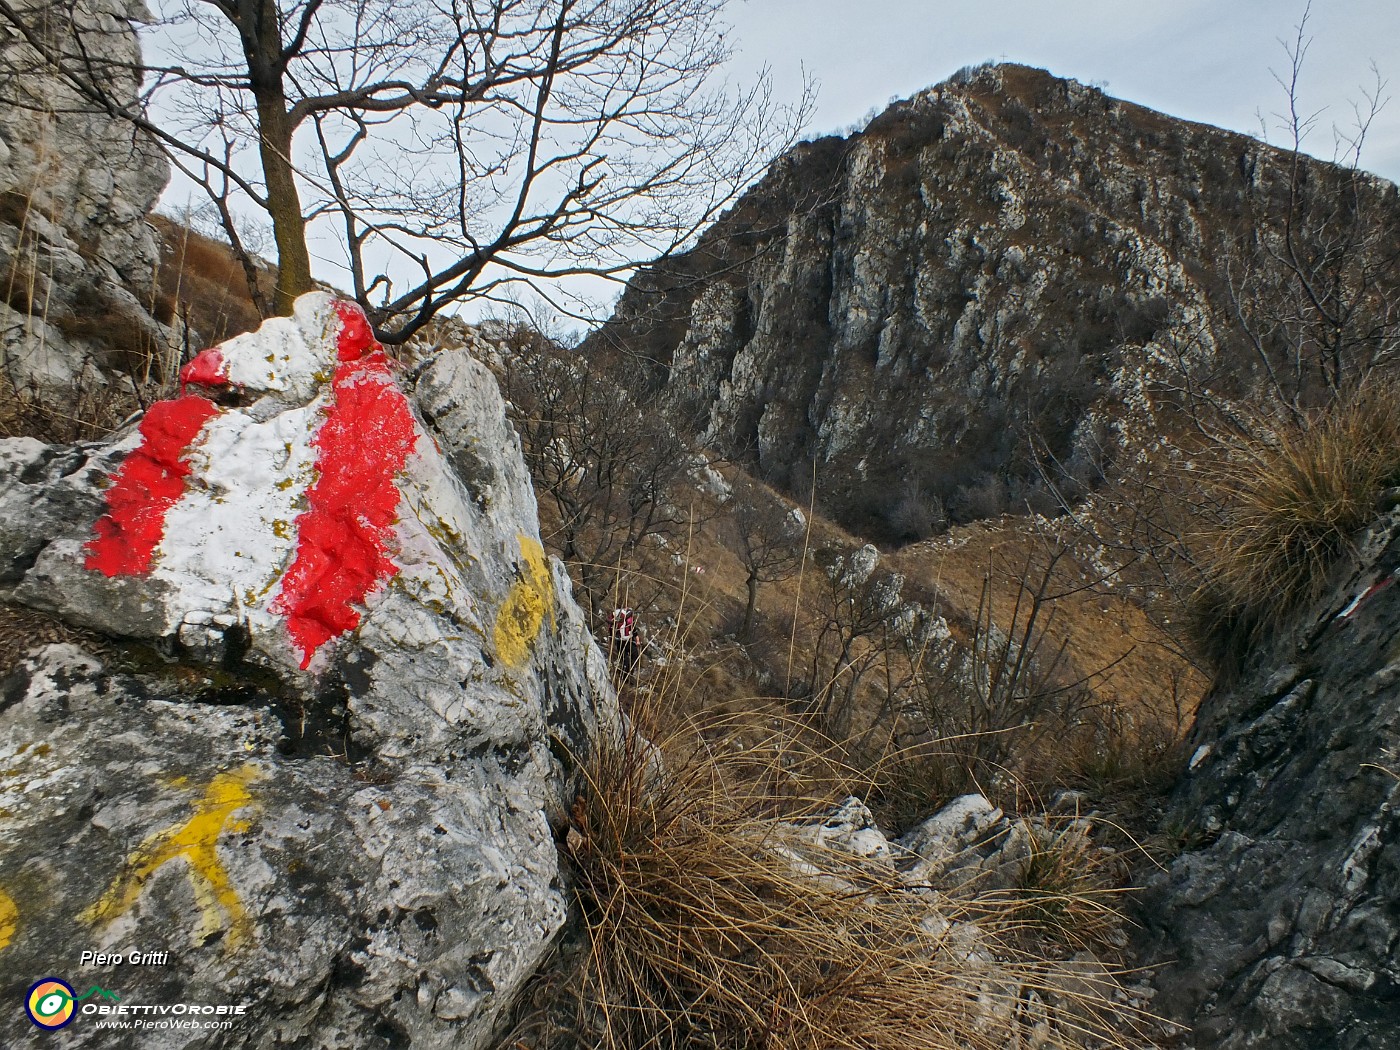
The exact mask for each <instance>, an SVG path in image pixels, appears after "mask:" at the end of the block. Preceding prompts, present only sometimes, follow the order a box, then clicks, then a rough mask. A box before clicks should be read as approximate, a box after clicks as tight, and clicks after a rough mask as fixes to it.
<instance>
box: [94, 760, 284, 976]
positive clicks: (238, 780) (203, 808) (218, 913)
mask: <svg viewBox="0 0 1400 1050" xmlns="http://www.w3.org/2000/svg"><path fill="white" fill-rule="evenodd" d="M258 778H259V773H258V771H257V769H256V768H255V767H253V766H251V765H248V766H243V767H241V768H239V769H236V770H234V771H233V772H232V773H220V774H219V775H218V776H216V777H214V779H213V780H211V781H210V782H209V786H208V787H207V788H206V789H205V791H204V797H203V798H201V799H200V800H199V801H198V802H196V803H195V804H194V816H192V817H190V819H189V820H187V821H185V823H183V824H181V825H179V826H178V827H174V828H168V829H167V830H165V831H159V832H156V834H154V835H152V836H150V837H149V838H148V839H146V841H145V842H143V843H141V845H140V846H138V847H137V849H136V852H135V853H133V854H132V855H131V857H130V858H129V859H128V860H127V862H126V866H125V868H124V869H123V870H122V872H121V873H120V874H119V875H118V876H117V877H116V879H114V880H113V882H112V885H111V886H109V887H108V888H107V892H106V893H104V894H103V895H102V897H101V898H100V899H99V900H98V901H97V903H95V904H94V905H92V907H90V908H88V909H87V910H86V911H84V912H83V914H82V915H81V916H80V918H81V919H82V920H83V921H84V922H88V923H91V924H93V925H94V926H105V925H107V924H108V923H110V922H111V921H112V920H113V919H116V918H117V917H118V916H121V915H124V914H126V913H127V912H128V911H130V910H131V908H132V906H133V905H135V903H136V901H137V898H139V897H140V896H141V891H142V889H143V888H144V887H145V885H146V882H147V880H149V879H150V877H151V876H152V875H154V874H155V873H156V872H157V871H158V870H159V869H160V868H161V867H163V866H164V865H165V864H167V863H168V862H170V861H172V860H175V859H176V858H177V857H184V858H185V860H186V862H188V864H189V866H190V871H189V874H190V885H191V887H192V888H193V890H194V897H195V901H196V902H197V903H198V904H199V909H200V913H201V916H202V918H201V922H200V929H199V939H200V940H201V941H203V940H204V939H205V938H207V937H209V936H210V935H212V934H213V933H214V932H215V931H216V930H218V929H219V928H221V927H222V926H224V924H225V920H226V921H227V925H228V937H227V939H226V940H225V942H224V944H225V947H226V948H228V949H233V948H236V947H237V946H238V945H239V944H241V943H242V942H243V941H244V940H246V939H247V938H248V937H249V936H251V934H252V932H253V923H252V920H251V919H249V918H248V914H247V912H246V911H244V909H243V902H242V901H240V900H239V899H238V893H237V891H236V890H235V889H234V888H233V884H232V883H231V882H230V881H229V877H228V872H227V871H226V870H225V869H224V866H223V863H222V862H221V861H220V860H219V851H218V849H217V846H218V842H219V836H220V835H222V834H223V833H224V832H225V831H230V832H238V831H247V830H248V822H247V821H246V820H231V819H230V818H231V817H232V816H233V814H234V813H235V812H237V811H238V810H240V809H243V808H244V807H246V806H250V805H252V802H253V799H252V796H251V795H249V794H248V785H249V784H250V783H251V782H252V781H254V780H257V779H258Z"/></svg>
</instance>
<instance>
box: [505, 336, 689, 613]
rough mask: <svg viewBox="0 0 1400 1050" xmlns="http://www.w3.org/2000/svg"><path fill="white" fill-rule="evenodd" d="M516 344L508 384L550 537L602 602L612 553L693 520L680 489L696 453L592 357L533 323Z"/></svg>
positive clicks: (624, 552)
mask: <svg viewBox="0 0 1400 1050" xmlns="http://www.w3.org/2000/svg"><path fill="white" fill-rule="evenodd" d="M512 343H513V345H512V353H511V357H510V365H509V367H508V368H507V369H506V370H505V372H504V374H503V375H502V377H501V383H502V389H503V391H504V393H505V395H506V398H507V400H508V401H509V402H510V404H511V418H512V422H513V423H514V424H515V427H516V429H517V430H518V431H519V433H520V438H521V444H522V446H523V450H524V453H525V462H526V464H527V465H528V466H529V468H530V473H531V476H532V477H533V478H534V481H535V485H536V488H537V490H538V491H539V493H540V496H541V498H542V499H544V500H547V501H548V503H549V504H550V505H551V506H552V509H553V512H554V513H553V514H552V515H551V516H550V518H552V520H549V519H547V520H546V522H545V526H544V530H543V531H544V533H545V539H546V541H547V542H549V543H550V544H551V545H552V546H553V547H554V548H555V549H556V550H557V551H558V553H559V555H560V556H561V557H562V558H563V559H564V560H565V561H567V562H569V563H570V564H571V565H572V566H574V567H575V568H576V570H577V571H578V573H579V577H580V580H581V582H582V584H583V588H584V590H585V592H586V593H587V595H588V597H589V600H590V602H592V603H593V604H594V605H595V606H596V605H597V603H598V602H599V601H600V600H602V598H603V597H604V594H605V591H606V587H605V586H604V584H603V582H602V581H603V579H604V574H605V572H606V570H607V569H608V568H610V567H612V566H613V565H614V562H616V561H617V560H619V559H621V558H624V557H630V556H631V555H632V554H634V553H635V551H636V549H637V547H638V545H639V544H641V542H642V541H643V540H644V539H646V538H647V537H648V536H652V535H656V534H658V533H667V532H674V531H676V530H678V529H680V528H682V527H683V526H684V525H685V524H686V523H687V522H688V521H689V520H690V516H689V515H690V512H689V510H688V508H686V507H683V506H680V505H679V504H678V503H677V502H675V500H674V499H673V498H672V497H673V489H674V488H675V486H676V485H677V484H678V483H679V482H680V481H681V480H682V479H683V478H685V477H686V475H687V473H688V471H689V469H690V463H691V452H690V449H689V448H688V447H687V446H686V444H685V442H684V441H683V440H682V439H681V438H680V436H679V435H678V434H677V433H676V432H675V430H673V429H672V428H671V427H670V426H669V425H667V423H666V422H665V421H664V420H663V419H661V418H660V417H659V416H657V415H655V414H654V413H649V412H643V411H642V410H641V409H640V408H639V407H638V406H637V404H636V403H635V402H633V401H632V399H631V397H630V396H629V395H628V394H627V393H626V391H624V390H623V389H622V388H621V387H620V386H618V385H617V384H616V383H614V382H612V381H611V380H610V379H609V378H607V377H606V376H604V375H602V374H600V373H599V372H598V371H597V370H596V369H592V368H590V367H588V364H589V363H588V362H587V361H586V360H585V359H582V358H580V357H578V356H577V355H574V354H572V353H570V352H568V351H567V350H564V349H562V348H560V347H558V346H556V345H555V344H553V343H551V342H550V341H549V340H548V339H546V338H544V337H543V336H541V335H539V334H538V333H534V332H532V331H530V330H528V329H520V330H518V331H517V333H516V336H515V338H514V339H513V340H512Z"/></svg>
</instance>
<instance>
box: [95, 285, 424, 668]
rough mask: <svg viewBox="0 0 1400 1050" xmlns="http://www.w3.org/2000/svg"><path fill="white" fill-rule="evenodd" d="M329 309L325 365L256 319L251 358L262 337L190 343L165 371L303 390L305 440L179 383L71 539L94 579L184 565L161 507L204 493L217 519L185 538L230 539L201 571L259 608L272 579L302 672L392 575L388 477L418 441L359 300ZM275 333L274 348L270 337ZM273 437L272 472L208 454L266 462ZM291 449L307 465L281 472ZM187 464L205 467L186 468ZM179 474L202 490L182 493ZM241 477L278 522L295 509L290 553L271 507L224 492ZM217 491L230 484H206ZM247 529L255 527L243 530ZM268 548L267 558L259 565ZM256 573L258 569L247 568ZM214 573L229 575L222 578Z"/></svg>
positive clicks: (210, 383) (290, 328)
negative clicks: (79, 545) (100, 507)
mask: <svg viewBox="0 0 1400 1050" xmlns="http://www.w3.org/2000/svg"><path fill="white" fill-rule="evenodd" d="M334 312H335V316H336V321H337V322H338V323H337V324H336V328H335V331H336V337H335V353H334V361H333V362H331V361H329V360H328V358H329V357H330V356H331V355H330V353H329V347H320V348H317V347H311V348H310V350H309V352H308V346H307V344H306V342H305V341H304V340H303V337H302V335H301V334H300V332H299V330H298V329H297V328H296V326H295V324H294V323H293V322H291V321H281V322H275V323H274V322H270V323H269V324H270V325H272V326H273V327H272V329H271V334H270V335H264V334H262V333H260V338H262V339H264V340H265V341H272V344H273V345H274V351H273V352H271V353H267V354H265V355H264V353H263V351H264V350H265V349H266V346H265V345H264V344H261V343H258V344H255V343H251V342H245V343H240V342H239V340H233V341H230V342H229V343H227V344H225V346H224V347H223V348H214V349H210V350H206V351H204V352H203V353H201V354H199V355H198V356H197V357H196V358H195V359H194V360H192V361H191V362H190V363H189V364H188V365H186V366H185V368H184V369H183V370H182V371H181V374H180V379H181V383H182V386H183V385H184V384H199V385H201V386H205V387H223V386H230V385H232V386H235V387H245V386H246V387H248V388H249V389H250V390H256V389H259V388H261V389H262V390H265V391H266V390H271V391H277V392H279V393H281V392H287V391H291V392H293V393H295V392H298V391H308V392H311V393H312V394H314V395H315V397H316V400H315V401H313V402H312V404H313V405H314V406H317V407H315V408H310V407H309V408H308V409H305V410H302V415H301V416H300V417H297V418H302V419H304V420H305V426H306V427H308V428H310V429H312V430H313V431H314V432H313V433H311V435H310V437H309V445H310V448H309V449H308V448H307V441H308V438H307V431H306V430H302V431H300V438H299V439H297V438H296V435H295V434H292V435H291V437H290V438H289V437H288V435H287V433H286V429H287V428H286V427H285V426H284V427H283V429H281V430H277V429H269V428H274V427H275V424H260V423H258V422H257V421H255V420H253V419H252V418H251V417H249V416H246V415H244V414H243V413H242V412H241V410H239V409H222V408H220V407H219V406H218V405H216V404H214V403H213V402H212V401H210V400H208V399H207V398H203V397H199V396H196V395H185V396H182V397H180V398H177V399H175V400H172V401H162V402H157V403H156V404H154V405H152V406H151V408H150V409H149V411H148V412H147V414H146V417H145V419H143V420H142V422H141V425H140V435H141V441H140V444H139V445H138V446H137V448H136V449H135V450H134V451H133V452H132V453H131V454H130V455H129V456H128V457H127V458H126V460H125V461H124V462H123V463H122V465H121V467H120V468H119V469H118V470H117V472H116V474H115V475H114V476H113V478H112V486H111V488H110V489H109V490H108V493H107V513H106V514H105V515H103V517H102V518H101V519H100V520H99V521H98V522H97V523H96V525H95V527H94V535H93V538H92V539H91V540H90V541H89V543H88V544H87V547H86V552H87V559H86V563H85V564H86V565H87V567H88V568H90V569H94V570H96V571H98V572H101V573H103V574H104V575H106V576H109V577H115V576H144V575H148V574H149V573H151V572H152V571H153V566H156V567H159V566H160V565H161V562H162V559H163V558H168V559H169V560H172V561H179V560H180V559H182V558H183V559H184V560H185V561H189V560H190V559H191V558H193V557H194V555H192V554H191V547H192V543H191V541H190V540H189V539H188V538H183V537H182V538H180V539H178V540H177V539H175V538H174V537H170V538H169V542H168V537H167V523H168V522H167V519H168V518H169V517H170V516H171V515H172V513H175V514H177V515H178V507H179V506H180V505H182V504H183V503H186V502H189V501H190V500H191V499H198V500H203V501H204V502H203V504H201V509H202V510H207V511H208V514H209V517H210V520H211V521H215V522H218V524H216V525H215V526H213V527H211V529H210V530H209V532H208V534H207V535H205V536H203V537H199V538H198V541H199V542H203V543H205V544H206V545H213V544H222V545H223V546H225V547H235V548H239V549H235V550H229V551H222V552H208V553H205V554H202V555H200V557H201V558H202V561H201V562H200V564H201V566H202V567H203V579H205V580H206V581H208V582H210V584H211V586H217V585H218V584H220V583H221V582H222V583H223V584H224V587H225V588H226V589H227V588H228V587H233V588H234V594H235V602H237V603H242V607H243V608H244V609H245V611H246V609H247V607H248V606H249V605H250V604H261V603H260V599H259V596H260V595H264V594H267V593H271V592H273V591H274V590H275V595H274V596H273V598H272V599H271V601H269V602H267V603H266V606H265V608H266V610H267V612H268V613H271V614H272V615H274V616H275V617H277V618H279V619H280V620H281V621H283V622H284V623H285V627H286V630H287V632H288V634H289V635H290V636H291V640H292V644H293V645H294V646H295V648H296V651H297V654H298V656H299V658H300V665H301V667H303V668H306V667H308V666H309V665H310V663H311V661H312V659H313V657H314V656H315V655H316V653H317V652H318V651H319V650H320V648H321V646H323V645H324V644H325V643H326V642H327V641H329V640H331V639H333V638H336V637H338V636H340V635H342V634H344V633H345V632H347V631H350V630H352V629H354V628H355V627H356V626H358V624H359V622H360V617H361V610H362V608H363V606H364V603H365V602H366V600H368V599H369V598H370V596H371V595H372V594H374V593H375V592H376V591H377V590H378V589H380V588H382V587H383V586H385V585H386V584H387V583H388V581H389V580H391V579H392V578H393V577H394V576H395V575H396V574H397V573H398V572H399V566H398V564H397V563H396V562H395V560H394V557H393V554H392V551H391V547H392V545H393V535H394V531H395V523H396V521H397V520H398V518H399V510H400V502H401V499H402V495H401V493H400V491H399V488H398V486H397V485H396V484H395V479H396V478H397V477H398V476H399V474H400V473H401V472H402V471H403V470H404V469H405V466H406V464H407V462H408V458H409V456H410V455H411V454H412V453H413V451H414V449H415V448H416V446H417V442H418V429H417V425H416V423H415V421H414V417H413V413H412V411H411V409H410V408H409V405H408V401H407V399H406V398H405V397H404V395H403V392H402V391H401V390H400V389H399V387H398V384H397V383H396V382H395V380H394V377H393V373H392V370H391V368H392V366H391V364H390V361H389V359H388V357H387V356H386V355H385V353H384V348H383V347H382V346H380V344H379V343H378V341H377V340H375V338H374V335H373V332H372V331H371V329H370V326H369V323H368V321H367V320H366V318H365V316H364V314H363V312H362V311H361V310H360V309H359V307H358V306H356V305H355V304H353V303H347V302H337V303H335V304H334ZM302 323H303V325H304V324H305V319H302ZM279 324H280V325H281V327H276V326H277V325H279ZM268 328H269V326H268V325H265V326H264V330H268ZM239 338H240V340H248V339H249V338H250V337H246V336H245V337H239ZM279 338H280V340H281V343H280V344H278V343H276V342H275V340H276V339H279ZM278 347H280V349H281V355H280V356H279V355H278V353H277V348H278ZM254 348H255V349H256V354H254V353H252V352H251V351H252V349H254ZM225 350H226V351H228V352H227V353H225V352H224V351H225ZM318 350H319V352H318ZM268 363H271V364H270V365H269V364H268ZM332 364H333V366H334V371H333V374H332V376H331V380H330V384H329V391H328V392H325V391H320V392H318V390H319V388H320V382H319V381H318V380H323V379H324V376H325V373H326V371H328V370H329V366H331V365H332ZM293 415H295V413H288V416H289V417H291V416H293ZM260 426H261V427H263V430H259V429H258V428H259V427H260ZM279 446H281V447H283V448H285V452H283V453H282V454H281V459H282V460H283V461H285V462H283V464H282V467H281V471H282V472H281V473H280V474H278V473H276V471H275V470H273V469H272V468H270V467H269V466H268V465H267V463H266V462H263V463H261V464H258V465H257V466H256V468H253V467H249V466H248V465H246V464H243V463H223V462H219V460H218V457H219V456H220V455H224V456H226V457H228V458H230V459H237V458H238V457H239V456H241V457H242V459H244V460H248V459H250V458H253V457H252V455H251V453H250V450H253V451H256V452H257V453H258V456H257V458H259V459H261V460H263V461H266V460H268V459H269V458H277V455H278V453H279V451H280V449H279ZM298 450H299V451H300V454H301V456H302V458H303V459H305V458H306V457H308V456H310V455H311V454H313V453H314V464H313V465H312V469H310V470H309V471H307V470H306V469H305V466H304V465H303V467H302V469H301V471H300V473H298V472H297V471H296V470H295V469H294V467H295V462H296V460H297V456H296V453H297V452H298ZM192 460H194V461H200V462H202V463H203V464H204V468H203V469H202V470H199V469H197V467H196V466H193V465H192V462H191V461H192ZM259 470H260V471H261V473H258V471H259ZM192 474H195V475H196V477H195V480H196V481H197V482H198V483H199V486H203V487H205V488H208V489H209V490H210V491H209V492H206V491H203V489H202V488H200V487H199V486H196V488H194V489H191V487H190V485H189V481H190V478H191V475H192ZM308 474H309V479H308V478H307V475H308ZM231 477H232V478H234V481H233V482H231V481H230V480H229V479H230V478H231ZM249 477H252V478H255V479H257V481H258V483H259V484H260V486H261V487H262V488H264V489H265V490H266V489H268V488H269V486H270V487H271V489H275V490H276V491H271V492H264V493H263V494H262V495H263V496H265V497H266V499H265V502H267V504H268V505H269V507H272V506H273V505H274V504H275V505H276V506H278V507H283V508H285V509H284V510H283V511H281V513H285V514H286V516H287V517H288V518H290V517H292V516H293V513H294V512H293V511H292V509H291V508H292V507H293V506H295V505H298V504H299V505H300V506H301V507H303V508H304V509H302V510H301V511H300V513H295V522H294V529H292V530H291V531H294V533H295V540H294V546H293V547H292V548H291V550H290V551H288V550H287V547H286V543H284V542H282V540H283V539H284V537H285V538H287V539H290V536H289V535H288V523H287V522H285V521H283V520H280V519H277V515H276V513H274V510H273V509H268V508H262V509H260V510H258V512H257V513H254V512H252V511H249V510H247V509H246V508H243V507H241V506H240V502H239V500H240V494H239V493H237V492H234V491H232V488H233V485H234V483H235V482H239V481H246V480H247V478H249ZM298 482H301V484H298ZM221 487H222V489H227V490H230V491H226V492H219V491H215V490H218V489H220V488H221ZM285 490H290V491H285ZM242 495H243V499H242V502H244V503H249V502H251V503H256V502H257V499H258V498H259V494H258V493H247V494H242ZM298 497H300V498H298ZM240 514H241V517H240ZM274 519H276V520H274ZM250 528H252V529H258V528H261V529H266V530H267V534H266V535H262V536H259V535H250V534H248V533H249V530H250ZM243 548H246V550H244V549H243ZM279 551H280V552H281V553H278V552H279ZM269 558H275V559H276V561H275V563H274V564H270V565H269V564H268V559H269ZM230 559H235V560H230ZM259 559H261V560H259ZM288 559H290V561H289V563H288ZM282 565H286V570H285V572H283V571H281V566H282ZM260 573H261V574H262V575H267V574H269V573H270V574H271V578H269V579H266V580H262V579H259V578H258V577H259V574H260ZM226 574H227V575H229V576H230V577H232V576H238V577H239V579H238V580H236V581H235V580H234V579H232V578H229V579H227V580H225V579H224V577H225V575H226ZM240 586H241V587H242V588H243V591H240V590H239V589H238V588H239V587H240ZM207 591H208V588H206V592H207ZM244 591H246V592H248V593H247V595H246V596H245V594H244V593H243V592H244Z"/></svg>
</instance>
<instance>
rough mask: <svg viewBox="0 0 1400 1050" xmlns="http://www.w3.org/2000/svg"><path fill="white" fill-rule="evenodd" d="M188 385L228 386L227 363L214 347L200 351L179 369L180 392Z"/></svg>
mask: <svg viewBox="0 0 1400 1050" xmlns="http://www.w3.org/2000/svg"><path fill="white" fill-rule="evenodd" d="M189 383H199V384H200V385H202V386H228V362H227V361H225V360H224V355H223V354H221V353H220V352H219V348H218V347H216V346H213V347H210V348H209V349H208V350H201V351H200V352H199V353H197V354H195V355H194V357H192V358H191V359H190V362H189V364H187V365H185V367H184V368H182V369H180V390H181V391H182V392H183V391H184V389H185V386H186V385H187V384H189Z"/></svg>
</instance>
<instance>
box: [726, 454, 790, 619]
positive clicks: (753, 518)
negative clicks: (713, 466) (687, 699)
mask: <svg viewBox="0 0 1400 1050" xmlns="http://www.w3.org/2000/svg"><path fill="white" fill-rule="evenodd" d="M732 487H733V490H734V491H733V496H732V500H731V503H730V508H731V509H730V516H729V521H728V523H727V530H726V531H727V532H728V534H729V540H730V548H731V550H733V552H734V554H735V556H736V557H738V559H739V564H740V565H742V566H743V567H744V573H745V576H744V586H745V587H746V588H747V590H748V604H747V605H746V606H745V607H744V625H743V627H742V628H741V630H740V632H739V637H740V638H742V639H743V640H744V641H745V642H749V641H752V640H753V626H754V616H755V615H756V614H757V612H758V585H759V584H760V583H777V582H778V581H779V580H786V579H788V578H789V577H790V576H792V575H793V574H794V573H796V572H797V569H798V566H799V565H801V563H802V534H803V531H804V522H803V520H802V518H801V517H800V515H799V514H798V513H797V512H796V511H795V510H793V509H792V508H790V507H789V506H788V505H787V504H786V503H785V502H783V500H782V499H781V498H779V497H778V496H776V495H774V494H773V493H771V492H767V491H765V490H764V489H763V488H762V487H761V486H760V485H758V484H757V483H756V482H754V481H752V480H751V479H749V478H747V477H744V476H742V475H741V476H739V477H738V478H736V479H735V481H734V483H733V486H732Z"/></svg>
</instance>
